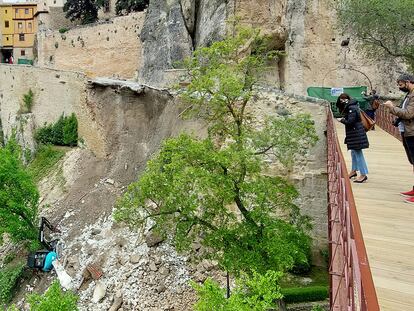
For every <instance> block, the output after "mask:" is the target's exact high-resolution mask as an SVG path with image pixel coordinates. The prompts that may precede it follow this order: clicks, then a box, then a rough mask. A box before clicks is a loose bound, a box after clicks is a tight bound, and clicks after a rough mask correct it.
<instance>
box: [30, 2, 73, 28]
mask: <svg viewBox="0 0 414 311" xmlns="http://www.w3.org/2000/svg"><path fill="white" fill-rule="evenodd" d="M59 2H61V1H59ZM47 11H48V13H40V14H39V16H38V18H37V21H38V29H39V31H45V30H47V29H53V30H59V29H61V28H71V27H75V25H76V21H74V22H71V21H70V19H68V18H66V17H65V15H66V13H65V12H63V4H62V6H57V5H49V6H48V7H47Z"/></svg>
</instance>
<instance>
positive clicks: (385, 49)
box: [338, 0, 414, 69]
mask: <svg viewBox="0 0 414 311" xmlns="http://www.w3.org/2000/svg"><path fill="white" fill-rule="evenodd" d="M338 17H339V25H340V26H341V28H342V29H343V31H344V32H350V34H351V35H352V36H353V37H354V38H356V39H358V40H357V42H356V43H357V44H358V47H359V48H360V50H361V51H363V52H364V53H365V54H366V56H368V57H370V58H372V59H375V60H378V59H381V58H383V57H387V58H389V57H394V58H399V59H401V60H402V61H404V62H405V63H406V64H407V65H409V66H410V67H411V69H414V36H413V32H414V5H413V1H412V0H398V1H397V0H394V1H380V0H340V1H339V2H338Z"/></svg>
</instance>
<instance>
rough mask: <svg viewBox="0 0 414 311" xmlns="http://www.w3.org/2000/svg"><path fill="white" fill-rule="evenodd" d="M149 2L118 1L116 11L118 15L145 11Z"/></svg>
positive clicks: (146, 0)
mask: <svg viewBox="0 0 414 311" xmlns="http://www.w3.org/2000/svg"><path fill="white" fill-rule="evenodd" d="M148 4H149V0H117V1H116V5H115V10H116V14H117V15H126V14H128V13H131V12H141V11H144V10H145V9H146V8H147V6H148Z"/></svg>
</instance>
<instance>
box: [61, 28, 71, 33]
mask: <svg viewBox="0 0 414 311" xmlns="http://www.w3.org/2000/svg"><path fill="white" fill-rule="evenodd" d="M67 31H69V28H66V27H62V28H60V29H59V33H65V32H67Z"/></svg>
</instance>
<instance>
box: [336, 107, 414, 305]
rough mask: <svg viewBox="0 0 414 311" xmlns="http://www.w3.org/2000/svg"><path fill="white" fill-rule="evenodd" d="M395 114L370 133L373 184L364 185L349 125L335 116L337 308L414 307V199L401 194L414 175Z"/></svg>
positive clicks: (383, 115)
mask: <svg viewBox="0 0 414 311" xmlns="http://www.w3.org/2000/svg"><path fill="white" fill-rule="evenodd" d="M389 119H390V116H387V115H386V112H384V111H381V112H380V113H379V120H378V123H379V125H381V126H382V128H383V129H385V130H383V129H381V128H380V127H379V126H377V127H376V129H375V131H370V132H368V138H369V142H370V148H369V149H366V150H364V155H365V159H366V161H367V164H368V169H369V174H368V181H367V182H366V183H362V184H357V183H353V182H352V181H350V180H349V179H348V178H347V174H348V172H349V171H350V168H351V156H350V153H349V152H348V151H347V150H346V146H345V145H344V144H343V141H344V136H345V133H344V126H343V125H342V124H341V123H339V122H338V121H336V120H335V119H333V118H332V115H331V114H330V113H329V117H328V149H329V152H328V153H329V156H328V158H329V159H328V162H329V164H328V170H329V172H328V173H329V194H330V195H329V196H330V198H329V203H330V204H329V221H330V222H329V223H330V226H329V227H330V249H331V265H330V274H331V297H330V300H331V310H374V311H375V310H382V311H413V310H414V204H407V203H405V202H404V197H402V196H401V195H399V193H400V192H402V191H408V190H411V188H412V186H413V184H414V173H413V167H412V166H411V165H410V164H409V162H408V160H407V157H406V155H405V151H404V149H403V146H402V143H401V142H400V141H399V140H398V139H397V138H396V137H398V133H397V132H395V130H394V128H393V127H392V126H391V127H390V126H389V124H390V120H389ZM341 152H342V153H341Z"/></svg>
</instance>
